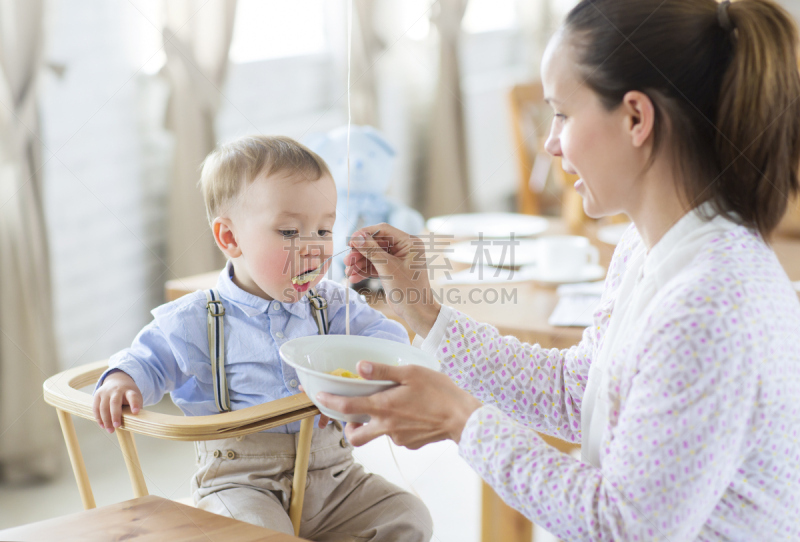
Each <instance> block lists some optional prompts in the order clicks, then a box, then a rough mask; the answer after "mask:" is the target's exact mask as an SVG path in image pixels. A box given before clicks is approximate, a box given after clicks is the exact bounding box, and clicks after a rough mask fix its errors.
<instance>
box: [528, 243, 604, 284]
mask: <svg viewBox="0 0 800 542" xmlns="http://www.w3.org/2000/svg"><path fill="white" fill-rule="evenodd" d="M537 248H538V251H537V252H538V254H537V255H538V258H537V260H536V266H537V267H538V268H539V271H540V273H541V274H542V275H544V276H547V277H554V278H559V277H574V276H576V275H578V274H580V273H581V271H583V269H584V268H585V267H586V266H587V265H597V262H598V260H599V259H600V253H599V252H598V251H597V248H595V247H594V246H592V244H591V243H590V242H589V239H587V238H586V237H581V236H579V235H552V236H548V237H540V238H539V242H538V247H537Z"/></svg>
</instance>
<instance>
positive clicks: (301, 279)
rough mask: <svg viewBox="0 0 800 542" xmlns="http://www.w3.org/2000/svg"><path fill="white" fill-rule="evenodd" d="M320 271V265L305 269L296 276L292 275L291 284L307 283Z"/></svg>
mask: <svg viewBox="0 0 800 542" xmlns="http://www.w3.org/2000/svg"><path fill="white" fill-rule="evenodd" d="M320 271H322V266H321V265H320V266H318V267H314V268H312V269H306V270H305V271H303V272H302V273H300V274H299V275H297V276H296V277H292V284H297V285H303V284H308V283H309V282H311V281H312V280H314V279H315V278H317V277H318V276H319V274H320Z"/></svg>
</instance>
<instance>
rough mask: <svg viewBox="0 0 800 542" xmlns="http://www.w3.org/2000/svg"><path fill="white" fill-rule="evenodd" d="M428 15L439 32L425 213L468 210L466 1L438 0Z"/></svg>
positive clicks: (440, 213) (437, 213)
mask: <svg viewBox="0 0 800 542" xmlns="http://www.w3.org/2000/svg"><path fill="white" fill-rule="evenodd" d="M434 8H435V11H434V13H433V16H432V18H431V22H433V23H434V24H435V25H436V29H437V30H438V34H439V79H438V85H437V88H436V94H435V96H434V102H433V110H432V111H431V115H430V129H429V131H428V137H429V140H428V145H427V148H428V156H427V168H426V169H427V175H426V176H425V186H424V187H423V194H424V199H423V202H422V203H423V211H422V212H423V214H424V215H426V216H427V217H430V216H434V215H442V214H449V213H466V212H469V211H470V210H471V208H472V205H471V203H470V189H469V172H468V170H467V145H466V127H465V125H464V113H463V97H462V93H461V73H460V69H459V58H458V57H459V38H460V36H461V19H462V18H463V17H464V12H465V11H466V9H467V0H440V1H439V2H438V4H437V5H436V6H434Z"/></svg>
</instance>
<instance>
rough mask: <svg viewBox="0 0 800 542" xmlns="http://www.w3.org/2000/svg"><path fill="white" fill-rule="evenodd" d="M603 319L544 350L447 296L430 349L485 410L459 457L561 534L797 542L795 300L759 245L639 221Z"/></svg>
mask: <svg viewBox="0 0 800 542" xmlns="http://www.w3.org/2000/svg"><path fill="white" fill-rule="evenodd" d="M593 321H594V323H593V325H592V326H591V327H589V328H587V329H586V330H585V331H584V333H583V338H582V340H581V342H580V343H579V344H578V345H576V346H574V347H572V348H569V349H566V350H557V349H549V350H548V349H544V348H541V347H540V346H538V345H530V344H526V343H521V342H520V341H518V340H516V339H515V338H514V337H504V336H501V335H500V334H499V333H498V331H497V330H496V329H495V328H494V327H492V326H488V325H485V324H481V323H479V322H475V321H473V320H471V319H470V318H468V317H467V316H465V315H463V314H461V313H459V312H457V311H455V310H453V309H451V308H449V307H442V311H441V313H440V314H439V317H438V319H437V321H436V324H435V325H434V327H433V329H432V330H431V331H430V333H429V334H428V336H427V337H426V339H425V340H424V342H421V343H420V344H421V347H422V348H423V349H425V350H428V351H430V352H431V353H433V354H434V355H436V356H437V358H438V359H439V361H440V363H441V368H442V371H443V372H445V373H446V374H448V375H449V376H450V378H452V379H453V380H454V381H455V382H456V383H457V384H458V385H459V386H460V387H461V388H463V389H465V390H467V391H469V392H470V393H471V394H472V395H474V396H475V397H477V398H478V399H480V400H481V401H482V402H483V405H484V406H483V407H482V408H480V409H478V410H476V411H475V412H474V413H473V415H472V416H471V417H470V419H469V420H468V422H467V425H466V427H465V428H464V431H463V433H462V435H461V441H460V444H459V450H460V453H461V455H462V457H463V458H464V459H465V460H466V461H468V462H469V463H470V464H471V465H472V467H473V468H474V469H475V470H476V471H477V472H478V473H479V474H480V475H481V476H482V477H483V478H484V480H486V481H487V482H488V483H489V484H490V485H491V486H492V487H494V489H495V490H496V491H497V492H498V494H499V495H500V496H501V497H502V498H503V499H504V500H505V501H506V502H507V503H509V504H510V505H512V506H514V507H515V508H517V509H518V510H520V511H521V512H522V513H523V514H525V515H526V516H527V517H528V518H530V519H531V520H532V521H534V522H535V523H537V524H539V525H541V526H543V527H545V528H546V529H547V530H549V531H550V532H552V533H553V534H555V535H557V536H558V537H560V538H561V539H563V540H639V541H650V540H670V541H681V542H682V541H688V540H748V541H749V540H800V446H798V436H799V434H798V433H799V432H800V385H799V384H800V302H798V298H797V295H796V294H795V292H794V291H793V289H792V286H791V283H790V282H789V280H788V278H787V276H786V274H785V272H784V271H783V269H782V268H781V266H780V264H779V263H778V261H777V259H776V257H775V254H774V253H773V252H772V250H770V248H769V247H768V246H767V245H766V244H765V243H764V241H763V240H762V239H761V238H760V237H759V236H758V235H756V234H754V233H753V232H751V231H750V230H748V229H746V228H744V227H741V226H736V225H733V224H731V223H729V222H727V221H725V220H724V219H722V218H719V217H717V218H715V219H713V220H712V221H706V220H704V219H703V218H702V217H701V216H700V214H699V213H697V212H692V213H689V214H687V215H686V216H685V217H684V218H682V219H681V220H680V221H679V222H678V223H677V224H676V225H675V226H674V227H673V228H672V229H670V231H669V232H667V234H666V235H665V236H664V237H663V238H662V239H661V240H660V241H659V242H658V243H657V244H656V246H654V247H653V248H652V250H650V251H649V252H647V251H646V250H645V247H644V245H643V243H642V240H641V238H640V237H639V234H638V232H637V231H636V230H635V228H633V227H631V229H629V230H628V231H627V232H626V234H625V236H624V237H623V239H622V241H621V242H620V244H619V245H618V247H617V250H616V252H615V253H614V257H613V259H612V262H611V265H610V267H609V272H608V276H607V278H606V285H605V290H604V293H603V297H602V301H601V305H600V308H599V309H598V311H597V312H596V314H595V315H594V318H593ZM537 431H538V432H542V433H546V434H549V435H553V436H556V437H559V438H562V439H564V440H568V441H572V442H578V441H581V442H582V460H581V461H579V460H577V459H574V458H572V457H571V456H569V455H566V454H563V453H561V452H559V451H557V450H555V449H554V448H552V447H550V446H548V445H547V444H545V443H544V441H542V439H541V438H540V437H539V436H538V435H537Z"/></svg>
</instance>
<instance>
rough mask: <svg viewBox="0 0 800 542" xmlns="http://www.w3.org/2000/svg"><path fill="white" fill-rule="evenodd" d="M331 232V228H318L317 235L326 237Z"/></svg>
mask: <svg viewBox="0 0 800 542" xmlns="http://www.w3.org/2000/svg"><path fill="white" fill-rule="evenodd" d="M330 234H331V230H317V235H319V236H320V237H325V236H327V235H330Z"/></svg>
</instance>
